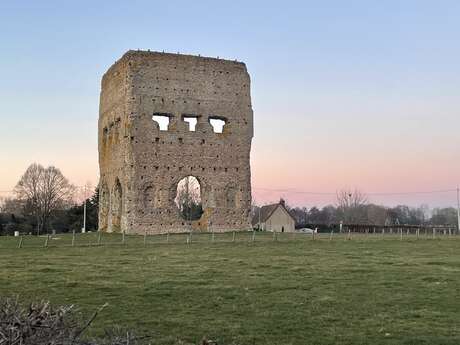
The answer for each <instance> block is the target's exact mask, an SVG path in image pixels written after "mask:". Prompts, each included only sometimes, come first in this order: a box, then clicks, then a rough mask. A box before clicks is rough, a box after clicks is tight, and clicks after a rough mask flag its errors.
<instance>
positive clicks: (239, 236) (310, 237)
mask: <svg viewBox="0 0 460 345" xmlns="http://www.w3.org/2000/svg"><path fill="white" fill-rule="evenodd" d="M374 230H375V229H374ZM449 239H460V235H459V234H458V232H457V231H452V230H448V229H442V230H439V229H436V228H432V229H428V228H424V229H420V228H417V229H414V230H412V231H410V229H405V230H403V229H402V228H399V229H398V228H395V229H391V230H387V231H385V229H384V228H383V229H381V231H380V232H377V231H366V232H352V231H351V230H347V231H344V232H341V233H340V232H334V231H330V232H321V233H302V232H298V231H296V232H289V233H288V232H285V233H281V232H268V231H243V232H242V231H233V232H188V233H164V234H155V235H150V234H144V235H132V234H125V233H105V232H88V233H73V234H57V235H43V236H35V235H23V236H2V237H0V249H23V248H59V247H101V246H130V247H142V246H144V247H146V246H152V245H168V244H184V245H192V244H200V243H201V244H204V243H207V244H212V243H235V244H236V243H240V244H242V243H247V244H251V243H259V242H293V241H294V242H305V241H340V240H342V241H343V240H346V241H352V240H357V241H376V240H400V241H404V240H406V241H408V240H410V241H414V240H449Z"/></svg>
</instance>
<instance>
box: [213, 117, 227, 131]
mask: <svg viewBox="0 0 460 345" xmlns="http://www.w3.org/2000/svg"><path fill="white" fill-rule="evenodd" d="M209 123H210V124H211V126H212V130H213V131H214V133H222V132H223V131H224V126H225V125H226V123H227V119H226V118H225V117H221V116H210V117H209Z"/></svg>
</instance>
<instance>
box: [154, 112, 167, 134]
mask: <svg viewBox="0 0 460 345" xmlns="http://www.w3.org/2000/svg"><path fill="white" fill-rule="evenodd" d="M171 116H172V115H171V114H165V113H153V116H152V120H153V121H155V122H156V123H158V126H159V128H160V131H167V130H168V128H169V120H170V117H171Z"/></svg>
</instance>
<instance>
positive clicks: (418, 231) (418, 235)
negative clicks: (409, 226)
mask: <svg viewBox="0 0 460 345" xmlns="http://www.w3.org/2000/svg"><path fill="white" fill-rule="evenodd" d="M419 237H420V228H417V240H418V239H419Z"/></svg>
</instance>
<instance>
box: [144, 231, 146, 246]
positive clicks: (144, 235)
mask: <svg viewBox="0 0 460 345" xmlns="http://www.w3.org/2000/svg"><path fill="white" fill-rule="evenodd" d="M146 245H147V230H145V232H144V247H145V246H146Z"/></svg>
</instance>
